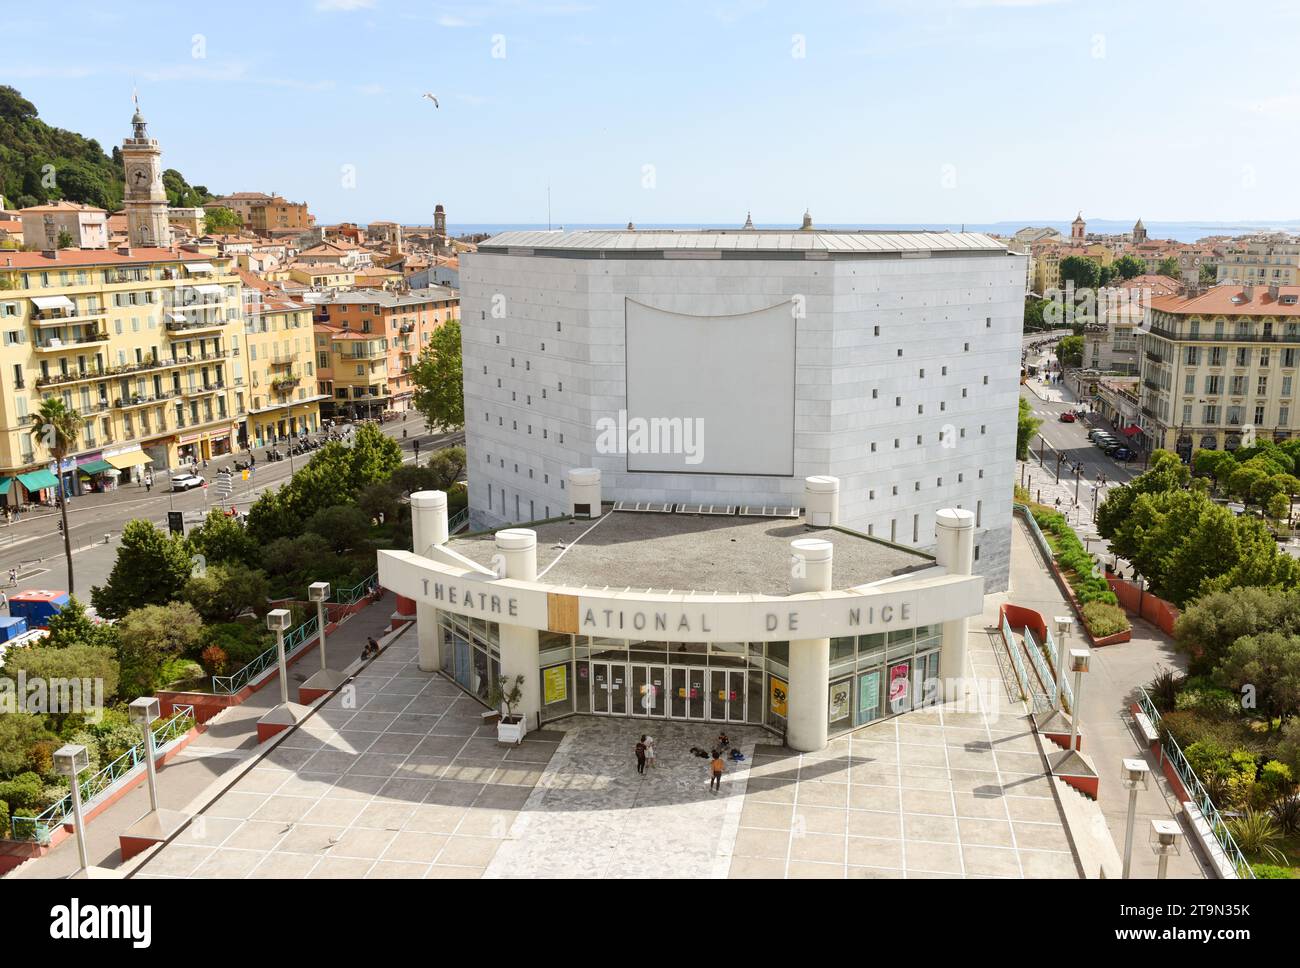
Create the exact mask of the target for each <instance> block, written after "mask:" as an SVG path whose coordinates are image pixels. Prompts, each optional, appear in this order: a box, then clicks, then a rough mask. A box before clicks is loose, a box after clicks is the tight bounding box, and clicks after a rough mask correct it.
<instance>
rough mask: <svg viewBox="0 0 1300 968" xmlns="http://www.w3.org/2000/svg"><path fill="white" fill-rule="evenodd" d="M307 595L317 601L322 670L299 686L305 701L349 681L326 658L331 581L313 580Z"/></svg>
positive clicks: (299, 692)
mask: <svg viewBox="0 0 1300 968" xmlns="http://www.w3.org/2000/svg"><path fill="white" fill-rule="evenodd" d="M307 597H308V598H309V599H310V600H311V601H313V602H315V603H316V627H317V629H319V632H318V634H319V635H320V671H319V672H315V673H313V674H312V675H311V677H310V678H308V679H307V681H306V682H304V683H303V684H302V685H301V686H299V687H298V701H299V702H303V703H309V702H315V701H316V700H317V699H319V698H320V697H321V696H323V695H325V694H326V693H329V692H333V691H334V690H335V689H337V688H338V687H339V686H341V685H343V683H345V682H347V681H348V677H347V676H346V675H345V674H344V673H342V672H339V671H337V670H335V669H331V668H330V667H329V663H328V662H327V661H326V659H325V602H326V601H328V600H329V597H330V583H329V582H327V581H314V582H312V583H311V584H310V585H308V586H307Z"/></svg>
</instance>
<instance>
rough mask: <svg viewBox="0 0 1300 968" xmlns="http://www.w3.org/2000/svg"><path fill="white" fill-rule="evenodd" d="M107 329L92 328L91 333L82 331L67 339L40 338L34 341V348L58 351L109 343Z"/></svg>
mask: <svg viewBox="0 0 1300 968" xmlns="http://www.w3.org/2000/svg"><path fill="white" fill-rule="evenodd" d="M108 339H109V337H108V331H107V330H102V329H101V330H92V331H91V332H89V333H82V334H80V335H78V336H71V337H69V338H67V339H59V338H52V339H49V340H46V341H45V342H43V343H42V342H40V341H39V340H33V341H32V349H34V350H36V352H38V353H57V352H59V351H60V350H65V351H66V350H71V349H76V348H77V347H80V346H89V345H91V344H93V343H107V342H108Z"/></svg>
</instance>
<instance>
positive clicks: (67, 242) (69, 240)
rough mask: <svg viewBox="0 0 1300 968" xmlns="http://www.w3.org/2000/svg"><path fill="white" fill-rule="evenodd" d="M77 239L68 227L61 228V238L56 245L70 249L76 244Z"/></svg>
mask: <svg viewBox="0 0 1300 968" xmlns="http://www.w3.org/2000/svg"><path fill="white" fill-rule="evenodd" d="M76 241H77V240H76V239H75V238H73V236H72V233H71V232H69V231H68V230H67V229H59V238H58V242H57V243H56V245H57V246H58V247H59V248H60V249H70V248H72V246H73V245H74V244H76Z"/></svg>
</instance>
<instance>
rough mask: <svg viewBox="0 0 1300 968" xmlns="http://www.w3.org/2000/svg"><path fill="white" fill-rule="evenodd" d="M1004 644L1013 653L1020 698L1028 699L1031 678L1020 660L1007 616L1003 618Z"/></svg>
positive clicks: (1012, 657) (1012, 658)
mask: <svg viewBox="0 0 1300 968" xmlns="http://www.w3.org/2000/svg"><path fill="white" fill-rule="evenodd" d="M1002 642H1003V643H1004V644H1005V645H1006V647H1007V651H1008V652H1010V653H1011V661H1012V663H1013V664H1014V665H1015V669H1016V684H1017V685H1018V686H1019V687H1020V698H1021V699H1022V700H1023V699H1028V698H1029V696H1030V695H1031V692H1030V690H1029V687H1028V683H1029V677H1028V676H1027V675H1026V674H1025V663H1024V660H1022V659H1021V658H1020V650H1019V648H1018V647H1017V646H1016V637H1015V633H1013V632H1012V631H1011V624H1010V623H1009V622H1008V621H1007V617H1006V615H1003V616H1002Z"/></svg>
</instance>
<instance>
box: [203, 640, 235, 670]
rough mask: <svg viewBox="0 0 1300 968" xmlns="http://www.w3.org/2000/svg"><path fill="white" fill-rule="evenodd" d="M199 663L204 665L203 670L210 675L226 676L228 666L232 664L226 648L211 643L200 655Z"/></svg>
mask: <svg viewBox="0 0 1300 968" xmlns="http://www.w3.org/2000/svg"><path fill="white" fill-rule="evenodd" d="M199 663H200V664H201V665H202V666H203V671H204V672H206V673H207V674H208V675H210V676H224V675H225V674H226V668H227V667H228V666H229V665H230V657H229V656H227V655H226V650H225V649H223V648H222V647H221V646H219V645H209V646H208V647H207V648H206V649H204V650H203V652H202V653H201V654H200V655H199Z"/></svg>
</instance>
